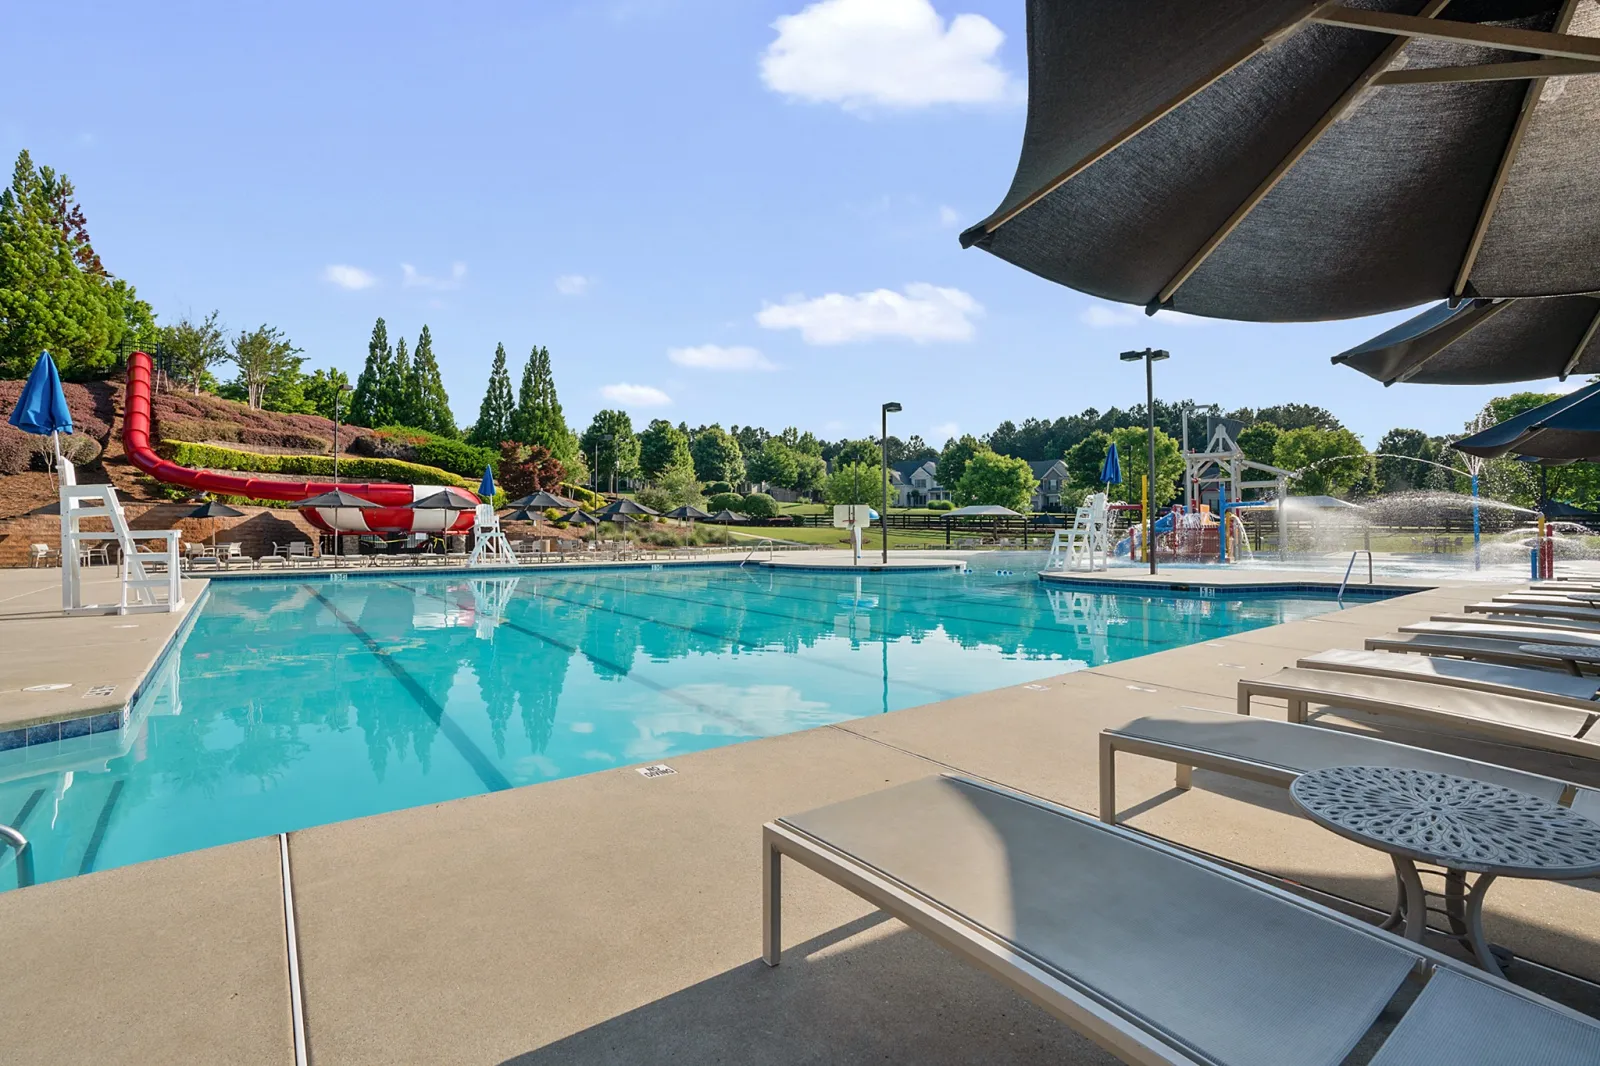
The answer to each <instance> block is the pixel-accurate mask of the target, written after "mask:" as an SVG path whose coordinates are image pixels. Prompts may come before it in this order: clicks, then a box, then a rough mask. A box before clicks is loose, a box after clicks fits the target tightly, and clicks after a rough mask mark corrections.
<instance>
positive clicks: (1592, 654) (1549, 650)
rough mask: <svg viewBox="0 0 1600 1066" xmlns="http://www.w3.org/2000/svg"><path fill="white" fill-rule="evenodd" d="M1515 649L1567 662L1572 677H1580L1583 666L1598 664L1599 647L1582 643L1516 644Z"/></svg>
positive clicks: (1599, 664)
mask: <svg viewBox="0 0 1600 1066" xmlns="http://www.w3.org/2000/svg"><path fill="white" fill-rule="evenodd" d="M1517 650H1518V651H1521V652H1527V653H1528V654H1529V655H1543V656H1545V657H1547V658H1550V659H1560V660H1561V661H1562V662H1564V663H1566V664H1567V669H1568V670H1571V671H1572V676H1573V677H1582V676H1583V667H1585V666H1600V648H1591V647H1589V646H1587V645H1584V644H1518V645H1517Z"/></svg>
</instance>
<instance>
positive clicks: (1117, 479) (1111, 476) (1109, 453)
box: [1100, 441, 1122, 485]
mask: <svg viewBox="0 0 1600 1066" xmlns="http://www.w3.org/2000/svg"><path fill="white" fill-rule="evenodd" d="M1100 484H1102V485H1120V484H1122V456H1121V455H1119V454H1118V453H1117V442H1116V441H1112V442H1111V447H1109V448H1107V449H1106V461H1105V465H1104V466H1102V467H1101V468H1100Z"/></svg>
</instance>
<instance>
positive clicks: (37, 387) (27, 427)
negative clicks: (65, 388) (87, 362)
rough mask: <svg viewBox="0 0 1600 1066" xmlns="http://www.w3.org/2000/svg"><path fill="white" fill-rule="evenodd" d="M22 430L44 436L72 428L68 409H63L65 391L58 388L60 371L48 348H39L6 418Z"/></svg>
mask: <svg viewBox="0 0 1600 1066" xmlns="http://www.w3.org/2000/svg"><path fill="white" fill-rule="evenodd" d="M9 421H10V422H11V424H12V425H13V426H16V427H17V428H18V429H20V430H22V432H24V433H32V434H34V435H36V436H40V437H47V436H49V435H50V434H52V433H71V432H72V412H71V411H69V410H68V409H67V396H66V393H64V392H62V391H61V375H60V374H57V373H56V364H55V361H54V360H52V359H51V358H50V353H49V352H40V353H39V361H38V362H37V363H34V364H33V373H31V374H29V375H28V383H27V384H26V385H24V386H22V395H21V396H19V397H18V398H17V406H16V409H15V410H13V411H12V412H11V418H10V419H9Z"/></svg>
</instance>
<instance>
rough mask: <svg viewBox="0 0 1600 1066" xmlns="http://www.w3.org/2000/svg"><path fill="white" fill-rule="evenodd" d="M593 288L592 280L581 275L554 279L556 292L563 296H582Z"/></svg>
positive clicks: (564, 275) (562, 276) (569, 275)
mask: <svg viewBox="0 0 1600 1066" xmlns="http://www.w3.org/2000/svg"><path fill="white" fill-rule="evenodd" d="M592 288H594V279H593V278H586V277H584V276H583V275H582V274H563V275H561V276H560V277H559V278H557V279H556V291H557V292H559V293H560V294H561V295H563V296H582V295H583V294H584V293H586V292H588V291H589V290H590V289H592Z"/></svg>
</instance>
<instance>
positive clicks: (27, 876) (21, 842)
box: [0, 825, 33, 888]
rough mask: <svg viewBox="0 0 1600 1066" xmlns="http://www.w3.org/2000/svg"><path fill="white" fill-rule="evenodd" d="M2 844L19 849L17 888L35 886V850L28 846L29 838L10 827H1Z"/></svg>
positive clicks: (0, 841)
mask: <svg viewBox="0 0 1600 1066" xmlns="http://www.w3.org/2000/svg"><path fill="white" fill-rule="evenodd" d="M0 843H5V844H9V845H11V846H12V847H13V848H16V849H17V887H18V888H27V887H28V886H29V885H31V884H33V848H32V847H30V846H29V845H28V838H27V837H25V836H23V835H22V834H21V833H19V832H17V831H16V830H15V829H13V828H11V827H10V826H9V825H0Z"/></svg>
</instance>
